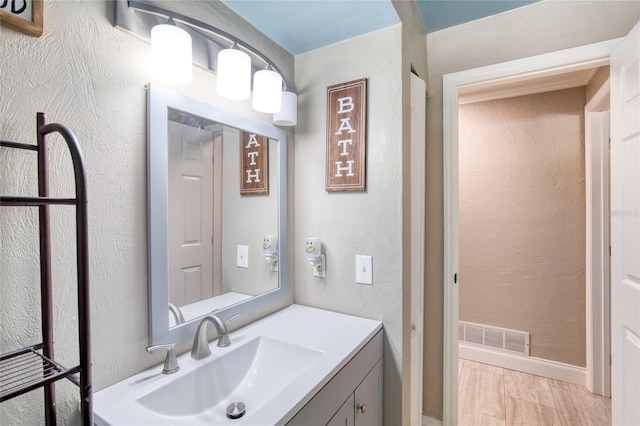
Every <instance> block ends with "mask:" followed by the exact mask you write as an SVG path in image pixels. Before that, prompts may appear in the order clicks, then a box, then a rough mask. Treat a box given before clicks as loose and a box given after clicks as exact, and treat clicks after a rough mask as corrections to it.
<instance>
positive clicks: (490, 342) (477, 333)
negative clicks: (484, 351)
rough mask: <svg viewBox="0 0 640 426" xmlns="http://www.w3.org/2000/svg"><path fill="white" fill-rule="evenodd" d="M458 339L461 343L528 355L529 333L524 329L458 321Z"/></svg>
mask: <svg viewBox="0 0 640 426" xmlns="http://www.w3.org/2000/svg"><path fill="white" fill-rule="evenodd" d="M458 340H459V342H460V343H462V344H470V345H481V346H484V347H487V348H492V349H496V350H500V351H505V352H509V353H514V354H520V355H525V356H529V333H528V332H526V331H518V330H510V329H507V328H501V327H493V326H487V325H483V324H476V323H472V322H466V321H460V322H459V323H458Z"/></svg>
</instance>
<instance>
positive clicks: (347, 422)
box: [327, 394, 355, 426]
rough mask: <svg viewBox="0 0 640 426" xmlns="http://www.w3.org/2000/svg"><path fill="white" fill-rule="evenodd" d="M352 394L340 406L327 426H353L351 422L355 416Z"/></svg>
mask: <svg viewBox="0 0 640 426" xmlns="http://www.w3.org/2000/svg"><path fill="white" fill-rule="evenodd" d="M354 401H355V400H354V396H353V394H351V395H349V398H347V400H346V401H345V402H344V404H342V407H340V409H339V410H338V412H336V414H335V415H334V416H333V417H332V418H331V420H329V423H327V426H353V420H354V416H355V412H354V410H355V403H354Z"/></svg>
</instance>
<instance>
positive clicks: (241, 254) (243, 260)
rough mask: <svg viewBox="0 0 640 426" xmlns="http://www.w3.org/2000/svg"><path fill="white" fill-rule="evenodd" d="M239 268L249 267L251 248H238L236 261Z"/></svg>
mask: <svg viewBox="0 0 640 426" xmlns="http://www.w3.org/2000/svg"><path fill="white" fill-rule="evenodd" d="M236 266H237V267H238V268H248V267H249V246H238V259H237V260H236Z"/></svg>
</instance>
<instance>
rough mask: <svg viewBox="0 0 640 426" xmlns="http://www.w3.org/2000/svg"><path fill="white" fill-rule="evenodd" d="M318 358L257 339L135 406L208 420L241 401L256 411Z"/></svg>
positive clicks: (289, 346) (315, 354) (313, 352)
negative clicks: (233, 403) (202, 417)
mask: <svg viewBox="0 0 640 426" xmlns="http://www.w3.org/2000/svg"><path fill="white" fill-rule="evenodd" d="M321 355H322V352H320V351H316V350H313V349H308V348H305V347H302V346H297V345H293V344H290V343H286V342H282V341H279V340H275V339H271V338H268V337H257V338H255V339H253V340H250V341H249V342H247V343H245V344H243V345H242V346H238V347H236V348H233V350H232V351H230V352H227V353H225V354H224V355H221V356H219V357H215V358H212V359H211V360H209V361H208V362H206V361H205V362H203V363H202V364H201V365H200V366H199V367H198V368H196V369H194V370H192V371H190V372H189V373H187V374H184V375H182V376H181V377H176V380H173V381H172V382H171V384H168V385H166V386H162V387H159V388H158V389H156V390H153V391H151V392H149V393H147V394H145V395H142V396H140V397H139V398H138V399H137V402H138V403H140V404H141V405H142V406H144V407H146V408H147V409H149V410H151V411H153V412H154V413H158V414H161V415H165V416H179V417H182V416H195V415H203V414H206V417H207V418H208V419H209V420H221V419H222V420H225V417H226V415H225V414H226V411H225V410H226V407H227V406H228V405H229V404H230V403H232V402H243V403H244V404H245V406H246V409H247V411H254V410H257V409H259V408H260V407H261V406H263V405H264V404H265V403H266V402H268V400H269V397H270V396H271V395H277V394H278V393H279V392H280V390H282V389H284V388H285V387H286V386H287V385H288V384H289V383H291V382H292V381H293V380H294V379H295V378H296V377H298V375H299V374H301V373H302V372H304V370H306V369H308V368H310V367H311V365H312V364H313V362H315V361H317V360H318V358H319V357H320V356H321Z"/></svg>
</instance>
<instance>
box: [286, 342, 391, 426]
mask: <svg viewBox="0 0 640 426" xmlns="http://www.w3.org/2000/svg"><path fill="white" fill-rule="evenodd" d="M382 333H383V331H382V330H381V331H379V332H378V333H377V334H376V335H375V336H374V337H373V338H371V340H369V342H368V343H367V344H366V345H365V346H364V347H363V348H362V349H361V350H360V351H359V352H358V353H357V354H356V355H355V356H354V357H353V358H352V359H351V360H350V361H349V362H348V363H347V364H346V365H345V366H344V367H343V368H342V369H341V370H340V371H339V372H338V373H337V374H336V375H335V376H334V377H333V378H332V379H331V380H330V381H329V382H328V383H327V384H326V385H325V386H324V387H323V388H322V389H321V390H320V391H319V392H318V393H317V394H316V395H315V396H314V397H313V398H312V399H311V400H310V401H309V402H308V403H307V405H305V406H304V407H303V408H302V409H301V410H300V411H299V412H298V413H297V414H296V415H295V416H294V417H293V418H292V419H291V421H290V422H289V423H287V426H325V425H327V426H382V419H383V418H382V401H383V399H382V397H383V393H382V387H383V367H382V365H383V357H382V340H383V339H382V336H383V335H382Z"/></svg>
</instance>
